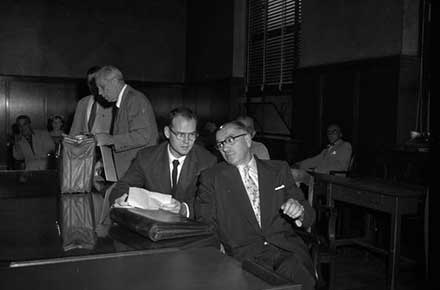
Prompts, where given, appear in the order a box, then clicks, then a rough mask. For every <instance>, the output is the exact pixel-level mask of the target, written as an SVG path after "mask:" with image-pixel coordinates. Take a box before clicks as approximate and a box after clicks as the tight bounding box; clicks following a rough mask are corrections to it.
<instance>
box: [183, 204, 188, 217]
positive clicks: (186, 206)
mask: <svg viewBox="0 0 440 290" xmlns="http://www.w3.org/2000/svg"><path fill="white" fill-rule="evenodd" d="M182 205H183V206H184V207H185V210H186V211H185V213H186V214H185V217H187V218H189V206H188V205H187V204H186V202H182Z"/></svg>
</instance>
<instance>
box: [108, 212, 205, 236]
mask: <svg viewBox="0 0 440 290" xmlns="http://www.w3.org/2000/svg"><path fill="white" fill-rule="evenodd" d="M110 218H111V219H112V220H113V221H114V222H117V223H118V224H119V225H121V226H123V227H126V228H128V229H130V230H132V231H134V232H137V233H138V234H140V235H142V236H144V237H147V238H149V239H150V240H152V241H160V240H167V239H176V238H185V237H193V236H202V235H211V234H212V228H211V226H209V225H207V224H204V223H201V222H198V221H194V220H190V219H188V218H185V217H182V216H180V215H178V214H174V213H171V212H167V211H164V210H146V209H139V208H112V209H111V210H110Z"/></svg>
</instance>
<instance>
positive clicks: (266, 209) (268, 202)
mask: <svg viewBox="0 0 440 290" xmlns="http://www.w3.org/2000/svg"><path fill="white" fill-rule="evenodd" d="M256 161H257V170H258V188H259V193H260V210H261V213H260V214H261V227H262V228H263V229H265V228H266V227H268V226H269V225H270V220H269V217H270V216H273V215H272V214H271V212H272V211H273V210H276V209H274V204H273V201H274V199H273V198H272V196H271V195H272V194H273V191H274V188H273V181H274V180H275V177H274V176H273V173H272V172H271V171H270V170H269V169H268V168H267V167H266V166H264V164H263V163H262V162H261V161H260V160H259V159H256Z"/></svg>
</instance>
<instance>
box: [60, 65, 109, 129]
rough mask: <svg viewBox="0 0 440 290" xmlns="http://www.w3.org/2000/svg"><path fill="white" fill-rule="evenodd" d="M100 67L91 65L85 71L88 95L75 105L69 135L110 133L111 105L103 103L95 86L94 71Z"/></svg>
mask: <svg viewBox="0 0 440 290" xmlns="http://www.w3.org/2000/svg"><path fill="white" fill-rule="evenodd" d="M99 69H100V67H99V66H93V67H91V68H90V69H89V70H88V71H87V86H88V88H89V91H90V95H88V96H86V97H84V98H82V99H81V100H80V101H79V102H78V105H77V106H76V110H75V115H74V117H73V123H72V127H71V128H70V132H69V135H70V136H76V135H80V134H89V133H91V134H96V133H107V134H108V133H110V125H111V122H112V107H111V106H110V105H109V104H105V100H104V99H103V98H102V97H101V96H99V93H98V88H97V87H96V81H95V73H96V72H97V71H98V70H99Z"/></svg>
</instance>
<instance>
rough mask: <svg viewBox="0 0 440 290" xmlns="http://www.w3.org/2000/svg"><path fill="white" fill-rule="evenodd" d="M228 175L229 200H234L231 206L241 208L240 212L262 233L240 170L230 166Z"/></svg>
mask: <svg viewBox="0 0 440 290" xmlns="http://www.w3.org/2000/svg"><path fill="white" fill-rule="evenodd" d="M226 175H227V178H226V179H225V180H226V182H227V183H226V184H227V185H229V186H230V190H227V194H229V195H230V196H229V198H230V199H231V200H232V203H231V204H235V205H237V207H239V210H238V212H239V213H241V214H243V215H244V217H245V218H246V220H247V221H248V222H249V223H250V224H251V225H252V227H253V228H254V229H255V230H256V231H261V229H260V226H259V225H258V222H257V218H256V217H255V213H254V210H253V209H252V205H251V202H250V200H249V196H248V194H247V192H246V188H245V187H244V184H243V181H242V180H241V175H240V172H239V171H238V168H237V167H235V166H230V168H229V170H228V171H227V172H226Z"/></svg>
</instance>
